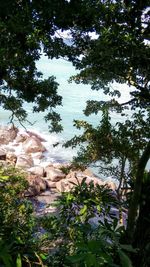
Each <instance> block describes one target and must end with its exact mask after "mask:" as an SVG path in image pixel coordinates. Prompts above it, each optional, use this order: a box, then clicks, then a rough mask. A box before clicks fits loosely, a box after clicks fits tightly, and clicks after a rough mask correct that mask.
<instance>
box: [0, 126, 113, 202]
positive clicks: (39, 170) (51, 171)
mask: <svg viewBox="0 0 150 267" xmlns="http://www.w3.org/2000/svg"><path fill="white" fill-rule="evenodd" d="M46 151H47V148H46V140H45V139H43V138H42V137H41V136H40V135H38V134H36V133H34V132H31V131H24V132H21V131H19V129H18V128H16V127H14V126H1V127H0V164H1V165H2V166H6V165H11V166H14V167H15V168H17V169H18V168H19V169H21V170H24V171H25V173H26V179H27V180H28V182H29V189H28V192H26V196H29V197H34V198H35V197H36V199H37V201H40V197H41V199H42V198H43V199H45V200H44V201H45V203H46V204H50V202H51V201H53V200H54V199H55V198H57V196H58V195H59V194H60V193H61V192H68V191H69V190H70V189H71V188H72V187H73V186H74V185H75V184H77V183H81V182H82V180H83V178H86V183H87V184H88V183H90V182H91V181H93V183H94V185H96V184H99V185H105V184H107V185H108V187H109V188H110V189H112V190H113V191H114V190H116V185H115V183H113V182H104V181H102V180H101V179H100V178H99V177H96V176H95V175H94V174H93V173H92V172H91V170H89V169H86V170H84V171H81V170H72V169H70V168H68V167H69V166H70V164H69V163H64V164H61V163H59V162H58V163H52V162H47V161H46V158H45V152H46ZM49 152H50V151H49ZM64 170H68V172H66V171H64Z"/></svg>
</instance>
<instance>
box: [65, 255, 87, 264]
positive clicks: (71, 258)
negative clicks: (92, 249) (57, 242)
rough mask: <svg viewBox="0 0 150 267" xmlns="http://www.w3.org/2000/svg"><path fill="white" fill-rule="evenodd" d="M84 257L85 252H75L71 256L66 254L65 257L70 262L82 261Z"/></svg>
mask: <svg viewBox="0 0 150 267" xmlns="http://www.w3.org/2000/svg"><path fill="white" fill-rule="evenodd" d="M85 257H86V254H76V255H73V256H67V259H68V260H69V261H70V262H72V263H77V262H80V261H83V260H84V259H85Z"/></svg>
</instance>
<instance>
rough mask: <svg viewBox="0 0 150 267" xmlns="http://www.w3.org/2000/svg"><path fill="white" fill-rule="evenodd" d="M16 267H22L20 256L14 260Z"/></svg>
mask: <svg viewBox="0 0 150 267" xmlns="http://www.w3.org/2000/svg"><path fill="white" fill-rule="evenodd" d="M16 267H22V260H21V255H20V254H18V257H17V259H16Z"/></svg>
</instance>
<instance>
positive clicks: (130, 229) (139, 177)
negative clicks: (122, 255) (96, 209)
mask: <svg viewBox="0 0 150 267" xmlns="http://www.w3.org/2000/svg"><path fill="white" fill-rule="evenodd" d="M149 158H150V142H149V143H148V145H147V147H146V148H145V150H144V152H143V154H142V156H141V158H140V160H139V164H138V169H137V174H136V179H135V183H134V191H133V195H132V199H131V202H130V206H129V211H128V223H127V238H128V242H129V243H132V241H133V235H134V231H135V226H136V218H137V212H138V207H139V202H140V196H141V190H142V181H143V175H144V170H145V167H146V164H147V162H148V160H149Z"/></svg>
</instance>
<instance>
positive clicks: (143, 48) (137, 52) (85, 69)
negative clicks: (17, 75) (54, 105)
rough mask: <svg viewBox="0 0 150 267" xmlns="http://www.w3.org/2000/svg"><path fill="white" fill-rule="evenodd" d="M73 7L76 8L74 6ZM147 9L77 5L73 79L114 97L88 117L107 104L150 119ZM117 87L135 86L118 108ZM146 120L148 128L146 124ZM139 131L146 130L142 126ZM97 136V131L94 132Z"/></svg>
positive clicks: (131, 4) (139, 173)
mask: <svg viewBox="0 0 150 267" xmlns="http://www.w3.org/2000/svg"><path fill="white" fill-rule="evenodd" d="M70 2H71V3H72V4H73V3H74V5H75V1H70ZM148 4H149V1H146V0H145V1H141V0H138V1H134V0H133V1H123V0H119V1H111V0H108V1H90V0H89V1H84V0H83V1H79V4H77V3H76V6H77V5H80V11H79V13H76V17H75V23H74V27H73V28H72V38H73V39H72V42H73V44H74V47H75V49H76V50H78V51H80V52H81V55H82V57H78V56H77V57H76V58H75V59H74V60H73V63H74V65H75V66H76V68H77V69H79V70H80V73H79V74H78V75H76V76H75V77H72V79H73V80H75V81H76V82H77V83H78V82H82V83H85V84H87V83H89V84H91V87H92V89H93V90H99V89H103V90H104V92H105V93H106V94H109V95H110V96H112V99H111V101H109V102H108V103H106V102H105V101H94V102H91V101H88V105H87V109H86V111H85V112H86V114H87V115H89V114H90V113H92V112H95V113H97V112H98V111H99V110H101V109H102V108H104V107H105V106H106V105H107V106H108V107H109V108H111V109H113V110H117V111H118V112H121V113H122V112H123V110H124V109H125V108H128V109H130V110H131V111H132V112H135V114H136V113H138V110H139V109H140V110H141V112H145V114H146V115H147V114H148V116H149V113H147V112H148V109H149V104H150V90H149V84H150V76H149V73H150V67H149V66H150V64H149V63H150V62H149V59H150V57H149V56H150V47H149V22H148V20H149V9H148ZM81 17H82V19H81ZM91 32H93V33H95V34H96V35H95V36H96V37H95V38H94V39H93V38H90V35H89V33H91ZM113 82H118V83H121V84H123V83H126V84H127V85H129V86H132V90H131V91H130V96H131V98H130V99H129V101H127V102H126V103H119V101H117V100H116V99H115V96H119V94H120V92H119V91H118V90H114V89H111V86H110V84H111V83H113ZM143 119H144V118H143ZM144 121H145V123H146V119H144ZM148 122H149V119H148ZM81 124H82V123H81ZM126 127H127V131H128V129H129V127H128V126H127V125H126ZM140 127H141V130H142V123H141V125H140ZM84 129H86V127H84ZM92 131H93V132H94V129H92ZM92 134H93V133H92ZM93 136H94V134H93ZM81 138H82V137H81ZM83 139H84V136H83ZM88 141H89V145H90V146H91V147H92V145H93V143H94V141H93V140H92V138H91V139H90V140H88ZM145 141H146V144H145V145H144V147H142V148H141V147H140V146H139V159H138V163H137V165H136V178H135V181H134V191H133V196H132V200H131V203H130V207H129V216H128V227H127V230H128V236H129V239H130V240H132V238H133V233H134V230H135V226H136V216H137V211H138V207H139V204H140V195H141V190H142V181H143V177H144V171H145V167H146V164H147V162H148V160H149V157H150V141H149V132H148V131H147V132H146V133H145ZM130 148H132V146H131V147H130ZM133 154H134V153H133ZM106 158H107V154H106Z"/></svg>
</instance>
